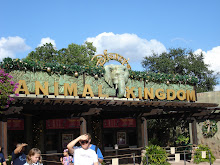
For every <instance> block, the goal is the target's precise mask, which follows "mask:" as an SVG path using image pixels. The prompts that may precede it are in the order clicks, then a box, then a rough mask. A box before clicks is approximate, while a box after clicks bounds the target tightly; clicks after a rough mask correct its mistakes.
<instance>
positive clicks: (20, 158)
mask: <svg viewBox="0 0 220 165" xmlns="http://www.w3.org/2000/svg"><path fill="white" fill-rule="evenodd" d="M27 145H28V144H26V143H18V144H17V145H16V149H15V150H14V151H13V152H12V154H11V156H12V162H13V165H23V164H25V162H26V155H25V154H24V151H25V147H26V146H27Z"/></svg>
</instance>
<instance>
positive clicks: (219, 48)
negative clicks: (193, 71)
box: [0, 0, 220, 90]
mask: <svg viewBox="0 0 220 165" xmlns="http://www.w3.org/2000/svg"><path fill="white" fill-rule="evenodd" d="M219 6H220V1H219V0H211V1H207V0H182V1H180V0H166V1H164V0H151V1H150V0H137V1H134V0H109V1H105V0H93V1H91V0H80V1H79V0H62V1H61V0H44V1H43V0H38V1H30V0H19V1H12V0H7V1H6V0H0V60H2V58H4V57H7V56H9V57H12V58H24V57H26V56H27V54H28V53H29V52H30V51H32V50H34V49H35V48H36V47H37V46H39V45H42V44H44V43H45V42H52V43H53V44H54V45H55V46H56V48H57V49H61V48H66V47H67V46H68V44H71V43H76V44H83V43H84V42H85V41H91V42H93V43H94V45H95V46H96V47H97V54H99V53H103V50H104V49H107V50H108V52H112V53H119V54H120V55H122V56H124V57H125V58H130V65H131V67H132V69H133V70H143V68H142V66H141V64H140V63H141V61H142V59H143V57H145V56H149V55H151V54H152V52H156V53H161V52H163V51H167V50H168V49H169V48H177V47H182V48H188V49H192V50H193V51H195V52H201V51H203V53H204V54H205V62H206V63H207V64H209V65H210V69H212V70H214V71H216V72H219V71H220V67H219V65H220V64H219V61H220V21H219V18H220V10H219ZM216 90H220V86H218V87H216Z"/></svg>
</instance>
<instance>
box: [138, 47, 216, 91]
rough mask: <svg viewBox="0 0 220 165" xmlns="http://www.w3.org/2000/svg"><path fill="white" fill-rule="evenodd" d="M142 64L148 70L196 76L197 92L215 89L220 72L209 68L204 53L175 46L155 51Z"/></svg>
mask: <svg viewBox="0 0 220 165" xmlns="http://www.w3.org/2000/svg"><path fill="white" fill-rule="evenodd" d="M142 65H143V67H144V68H145V69H146V71H148V72H149V71H151V72H155V73H166V74H171V75H176V74H179V75H188V76H195V77H196V78H197V79H198V83H197V84H195V85H196V88H197V92H206V91H213V89H214V86H215V85H217V84H218V82H217V76H218V74H214V71H212V70H210V69H208V65H207V64H205V63H204V56H203V53H200V54H194V53H193V52H192V50H186V49H181V48H177V49H175V48H173V49H170V50H169V52H163V53H161V54H156V53H153V54H152V56H149V57H145V58H144V60H143V61H142ZM180 81H181V80H180Z"/></svg>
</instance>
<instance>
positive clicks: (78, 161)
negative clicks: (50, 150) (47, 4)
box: [67, 134, 98, 165]
mask: <svg viewBox="0 0 220 165" xmlns="http://www.w3.org/2000/svg"><path fill="white" fill-rule="evenodd" d="M78 142H79V143H80V145H81V146H80V147H75V145H76V143H78ZM90 142H91V138H89V136H88V134H84V135H81V136H79V137H77V138H76V139H74V140H73V141H71V142H70V143H69V144H68V145H67V148H68V150H69V152H70V153H71V154H74V165H98V156H97V154H96V152H95V151H94V150H92V149H90V145H91V144H90Z"/></svg>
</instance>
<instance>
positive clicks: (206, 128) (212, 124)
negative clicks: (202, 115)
mask: <svg viewBox="0 0 220 165" xmlns="http://www.w3.org/2000/svg"><path fill="white" fill-rule="evenodd" d="M217 131H218V127H217V123H216V121H214V120H206V121H204V122H203V125H202V134H203V136H204V137H205V138H209V137H213V136H214V135H215V133H216V132H217Z"/></svg>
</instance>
